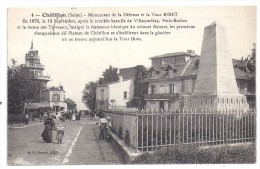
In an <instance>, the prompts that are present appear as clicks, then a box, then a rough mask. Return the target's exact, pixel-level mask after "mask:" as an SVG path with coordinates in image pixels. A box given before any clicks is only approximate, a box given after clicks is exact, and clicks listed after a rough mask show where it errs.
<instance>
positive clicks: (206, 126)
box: [110, 110, 256, 151]
mask: <svg viewBox="0 0 260 169" xmlns="http://www.w3.org/2000/svg"><path fill="white" fill-rule="evenodd" d="M112 114H114V115H115V116H114V118H113V117H112V125H116V126H118V122H115V121H118V120H120V119H119V117H120V118H121V119H124V122H126V121H128V120H129V122H127V123H124V122H122V123H121V124H120V125H121V126H123V128H124V129H125V130H124V131H127V133H125V134H129V140H126V141H127V142H129V144H130V145H132V146H133V147H134V148H137V149H139V150H141V151H150V150H153V149H154V148H158V147H165V146H172V145H181V144H199V145H217V144H227V143H242V142H252V141H254V140H255V138H256V111H253V110H251V111H248V112H243V111H239V110H236V111H235V110H233V111H209V110H207V111H203V112H196V111H189V110H186V111H175V112H162V111H144V112H138V113H135V114H134V113H119V112H117V115H116V114H115V113H113V112H110V116H111V115H112ZM118 114H120V115H119V116H118ZM112 116H113V115H112ZM116 116H117V117H116ZM123 117H124V118H123ZM114 127H115V126H114ZM116 131H118V127H117V129H116V130H115V132H116ZM124 131H123V132H124Z"/></svg>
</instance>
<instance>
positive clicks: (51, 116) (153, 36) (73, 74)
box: [5, 6, 257, 166]
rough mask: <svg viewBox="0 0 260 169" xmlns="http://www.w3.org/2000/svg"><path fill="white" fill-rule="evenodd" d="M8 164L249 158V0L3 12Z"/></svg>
mask: <svg viewBox="0 0 260 169" xmlns="http://www.w3.org/2000/svg"><path fill="white" fill-rule="evenodd" d="M7 28H8V36H7V41H8V42H7V47H8V49H7V51H8V57H7V63H8V65H7V85H8V107H7V114H8V116H7V159H5V160H6V161H7V165H8V166H47V165H48V166H49V165H55V166H57V165H108V164H110V165H111V164H112V165H122V164H172V165H174V164H253V165H256V162H257V160H256V158H257V157H256V152H257V151H256V139H257V134H256V43H257V42H256V34H257V7H256V6H189V7H188V6H165V7H159V6H158V7H148V6H147V7H143V6H142V7H141V6H140V7H92V8H91V7H88V8H85V7H84V8H83V7H82V8H76V7H75V8H52V7H49V8H43V7H42V8H35V7H34V8H15V7H11V8H8V10H7Z"/></svg>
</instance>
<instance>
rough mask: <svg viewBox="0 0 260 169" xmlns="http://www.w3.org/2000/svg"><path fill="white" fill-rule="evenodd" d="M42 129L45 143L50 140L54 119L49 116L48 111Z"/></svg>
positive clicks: (53, 128)
mask: <svg viewBox="0 0 260 169" xmlns="http://www.w3.org/2000/svg"><path fill="white" fill-rule="evenodd" d="M44 125H45V128H44V131H43V132H42V135H41V136H42V138H43V140H44V141H46V143H51V142H52V131H53V130H55V123H54V120H53V119H52V118H51V116H50V113H48V117H47V119H46V120H44Z"/></svg>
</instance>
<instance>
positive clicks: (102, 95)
mask: <svg viewBox="0 0 260 169" xmlns="http://www.w3.org/2000/svg"><path fill="white" fill-rule="evenodd" d="M101 100H104V89H101Z"/></svg>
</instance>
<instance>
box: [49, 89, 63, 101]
mask: <svg viewBox="0 0 260 169" xmlns="http://www.w3.org/2000/svg"><path fill="white" fill-rule="evenodd" d="M53 94H58V95H60V101H61V102H64V101H65V93H64V91H50V101H53V100H52V95H53Z"/></svg>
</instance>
